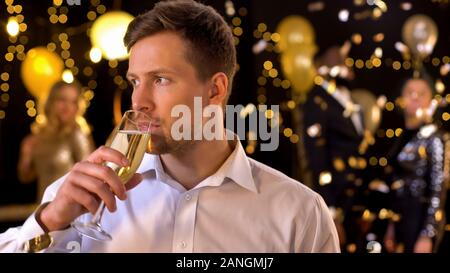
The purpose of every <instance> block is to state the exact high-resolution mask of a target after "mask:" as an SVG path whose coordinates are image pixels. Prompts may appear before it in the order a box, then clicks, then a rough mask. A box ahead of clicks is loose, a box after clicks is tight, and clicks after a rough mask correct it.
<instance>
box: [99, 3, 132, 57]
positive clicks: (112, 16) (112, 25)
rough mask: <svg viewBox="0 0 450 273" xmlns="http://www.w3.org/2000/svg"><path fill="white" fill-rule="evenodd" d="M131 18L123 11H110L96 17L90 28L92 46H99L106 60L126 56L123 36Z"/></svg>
mask: <svg viewBox="0 0 450 273" xmlns="http://www.w3.org/2000/svg"><path fill="white" fill-rule="evenodd" d="M133 19H134V17H133V15H131V14H129V13H126V12H124V11H110V12H107V13H105V14H103V15H102V16H100V17H98V18H97V20H95V22H94V24H93V25H92V29H91V42H92V46H93V47H94V48H99V49H100V50H101V51H102V54H103V57H104V58H105V59H107V60H124V59H126V58H128V52H127V48H126V47H125V45H124V44H123V36H125V33H126V32H127V27H128V24H129V23H130V22H131V21H132V20H133Z"/></svg>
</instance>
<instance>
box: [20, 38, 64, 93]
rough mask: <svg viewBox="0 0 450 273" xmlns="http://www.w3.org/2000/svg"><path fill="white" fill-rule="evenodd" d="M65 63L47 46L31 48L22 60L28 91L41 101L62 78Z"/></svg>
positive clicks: (22, 73)
mask: <svg viewBox="0 0 450 273" xmlns="http://www.w3.org/2000/svg"><path fill="white" fill-rule="evenodd" d="M63 69H64V63H63V61H62V60H61V58H60V57H59V56H58V55H57V54H55V53H53V52H51V51H49V50H48V49H47V48H45V47H35V48H33V49H30V50H29V51H28V52H27V55H26V56H25V60H24V61H23V62H22V65H21V69H20V74H21V77H22V81H23V83H24V85H25V87H26V88H27V89H28V91H29V92H30V93H31V94H32V95H33V96H34V97H36V98H37V99H38V100H39V101H44V100H45V99H46V98H47V95H48V93H49V92H50V88H51V87H52V86H53V84H55V83H56V82H57V81H60V80H61V75H62V72H63Z"/></svg>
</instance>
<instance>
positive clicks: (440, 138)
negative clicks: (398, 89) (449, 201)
mask: <svg viewBox="0 0 450 273" xmlns="http://www.w3.org/2000/svg"><path fill="white" fill-rule="evenodd" d="M432 97H433V91H432V85H430V83H429V81H427V80H426V79H424V78H411V79H408V80H407V81H406V82H405V84H404V85H403V88H402V97H401V104H402V106H403V107H404V115H405V129H404V131H403V134H402V137H401V139H400V140H399V142H398V143H397V145H395V147H394V148H393V149H392V151H391V153H390V158H391V160H392V162H390V163H391V164H392V166H393V169H394V172H393V176H392V178H393V179H392V184H391V197H392V209H393V211H394V212H395V213H396V215H397V216H398V217H395V218H394V220H395V221H391V222H390V223H389V225H388V230H387V232H386V236H385V241H384V243H385V248H386V250H387V251H388V252H395V251H399V249H400V251H404V252H422V253H431V252H433V251H436V249H437V247H438V245H439V242H440V239H441V237H442V234H443V228H444V224H445V212H444V211H443V208H444V205H445V195H446V193H447V185H446V179H445V177H447V175H446V174H445V173H444V169H445V167H444V165H445V162H446V160H445V142H446V136H445V135H444V134H443V133H442V132H440V131H439V130H438V127H437V126H436V125H434V124H433V123H432V122H431V116H432V114H433V112H434V111H433V108H434V107H435V106H436V105H434V104H433V102H432ZM447 161H448V160H447ZM447 171H448V170H447ZM399 246H400V248H399Z"/></svg>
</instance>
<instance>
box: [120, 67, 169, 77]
mask: <svg viewBox="0 0 450 273" xmlns="http://www.w3.org/2000/svg"><path fill="white" fill-rule="evenodd" d="M157 74H177V72H176V71H174V70H171V69H167V68H158V69H154V70H150V71H147V72H145V73H144V75H157ZM126 77H127V78H130V77H131V78H133V77H137V74H136V73H134V72H129V71H128V72H127V74H126Z"/></svg>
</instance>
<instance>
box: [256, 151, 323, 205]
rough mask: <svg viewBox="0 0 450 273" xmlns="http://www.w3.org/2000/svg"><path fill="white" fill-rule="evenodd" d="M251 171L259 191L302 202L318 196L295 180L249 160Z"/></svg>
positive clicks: (260, 163)
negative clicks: (276, 193)
mask: <svg viewBox="0 0 450 273" xmlns="http://www.w3.org/2000/svg"><path fill="white" fill-rule="evenodd" d="M249 163H250V167H251V169H252V175H253V179H254V180H255V183H257V185H258V188H259V189H260V191H262V192H263V193H264V191H270V192H272V193H274V192H280V193H284V194H286V196H292V197H294V198H301V199H302V200H305V199H307V200H310V199H316V198H318V197H319V195H318V194H317V193H316V192H315V191H313V190H312V189H310V188H309V187H307V186H306V185H304V184H303V183H301V182H300V181H297V180H295V179H292V178H290V177H289V176H287V175H285V174H284V173H282V172H280V171H278V170H276V169H274V168H272V167H270V166H267V165H266V164H264V163H262V162H259V161H257V160H254V159H252V158H249Z"/></svg>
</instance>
